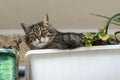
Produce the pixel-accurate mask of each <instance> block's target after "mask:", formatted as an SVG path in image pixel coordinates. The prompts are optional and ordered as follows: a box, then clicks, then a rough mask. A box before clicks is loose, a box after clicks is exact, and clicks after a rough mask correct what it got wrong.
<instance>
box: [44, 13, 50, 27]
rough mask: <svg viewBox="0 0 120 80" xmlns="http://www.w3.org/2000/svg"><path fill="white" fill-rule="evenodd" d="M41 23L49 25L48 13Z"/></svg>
mask: <svg viewBox="0 0 120 80" xmlns="http://www.w3.org/2000/svg"><path fill="white" fill-rule="evenodd" d="M43 25H44V26H48V25H49V17H48V14H46V15H45V17H44V18H43Z"/></svg>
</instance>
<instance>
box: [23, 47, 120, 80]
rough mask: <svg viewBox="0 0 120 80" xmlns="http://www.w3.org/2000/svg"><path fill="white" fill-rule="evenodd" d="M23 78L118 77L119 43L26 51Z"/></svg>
mask: <svg viewBox="0 0 120 80" xmlns="http://www.w3.org/2000/svg"><path fill="white" fill-rule="evenodd" d="M25 58H26V76H25V79H26V80H120V45H112V46H94V47H91V48H85V47H82V48H78V49H74V50H54V49H44V50H31V51H29V52H27V53H26V56H25Z"/></svg>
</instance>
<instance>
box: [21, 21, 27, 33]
mask: <svg viewBox="0 0 120 80" xmlns="http://www.w3.org/2000/svg"><path fill="white" fill-rule="evenodd" d="M21 26H22V28H23V30H24V32H25V33H27V32H28V30H29V26H28V25H27V24H24V23H21Z"/></svg>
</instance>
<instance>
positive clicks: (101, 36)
mask: <svg viewBox="0 0 120 80" xmlns="http://www.w3.org/2000/svg"><path fill="white" fill-rule="evenodd" d="M92 15H96V16H99V17H103V18H106V19H108V22H107V24H106V25H105V27H104V28H102V29H99V31H98V32H97V33H90V32H85V33H83V34H84V43H85V46H86V47H91V46H92V45H93V43H94V42H96V41H103V42H109V43H110V44H118V43H119V42H120V41H119V40H118V39H117V37H116V35H117V34H120V31H116V32H115V33H114V35H115V38H116V40H114V39H113V38H112V37H110V35H109V34H108V28H109V25H110V23H112V24H115V25H118V26H120V13H118V14H115V15H113V16H112V17H111V18H109V17H107V16H103V15H98V14H92Z"/></svg>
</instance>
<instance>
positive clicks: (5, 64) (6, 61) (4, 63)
mask: <svg viewBox="0 0 120 80" xmlns="http://www.w3.org/2000/svg"><path fill="white" fill-rule="evenodd" d="M18 64H19V54H18V52H17V51H15V50H12V49H0V80H17V78H18Z"/></svg>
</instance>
